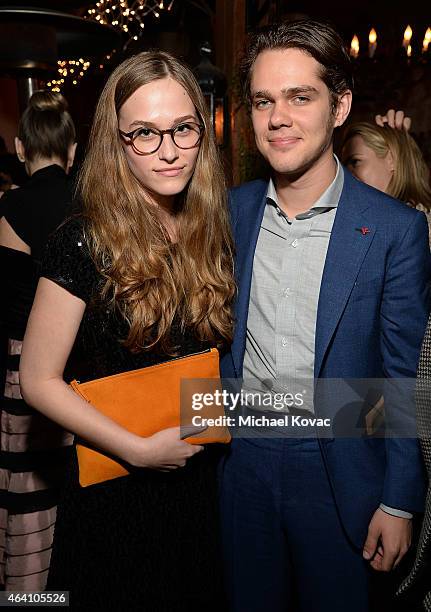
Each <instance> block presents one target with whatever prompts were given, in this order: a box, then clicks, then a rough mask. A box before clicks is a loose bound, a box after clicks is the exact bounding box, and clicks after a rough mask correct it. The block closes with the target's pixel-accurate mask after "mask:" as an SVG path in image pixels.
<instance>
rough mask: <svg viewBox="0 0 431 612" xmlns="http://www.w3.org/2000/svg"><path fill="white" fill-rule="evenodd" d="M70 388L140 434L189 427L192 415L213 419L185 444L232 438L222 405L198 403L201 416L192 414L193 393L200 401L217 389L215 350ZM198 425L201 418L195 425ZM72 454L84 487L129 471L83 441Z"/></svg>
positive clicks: (105, 413) (73, 383)
mask: <svg viewBox="0 0 431 612" xmlns="http://www.w3.org/2000/svg"><path fill="white" fill-rule="evenodd" d="M70 384H71V387H72V388H73V389H74V391H75V392H76V393H78V394H79V395H80V396H81V397H83V398H84V399H85V400H86V401H87V402H90V403H91V404H92V406H94V407H95V408H97V409H98V410H99V411H100V412H102V413H103V414H104V415H106V416H107V417H109V418H110V419H112V420H113V421H115V422H116V423H118V424H119V425H122V426H123V427H124V428H125V429H128V430H129V431H131V432H133V433H135V434H137V435H139V436H144V437H146V436H151V435H152V434H154V433H156V432H157V431H161V430H162V429H166V428H168V427H177V426H181V425H182V426H186V425H187V426H188V425H191V424H192V423H193V417H195V416H196V415H199V418H201V417H202V419H205V420H206V419H211V422H210V426H209V427H208V428H207V429H206V430H205V431H202V432H200V433H199V434H198V435H197V436H194V437H188V438H187V440H186V441H187V442H189V443H191V444H208V443H211V442H221V443H228V442H230V440H231V436H230V433H229V430H228V428H227V427H226V426H225V425H224V407H223V405H221V406H220V405H216V404H214V405H212V406H204V405H203V402H201V403H200V406H201V407H200V408H199V412H195V410H193V396H194V394H199V396H198V397H200V398H202V397H203V394H206V393H211V394H213V393H214V392H215V391H216V390H220V387H221V384H220V371H219V354H218V351H217V349H210V350H208V351H205V352H203V353H197V354H194V355H188V356H187V357H179V358H177V359H173V360H171V361H168V362H167V363H161V364H159V365H155V366H150V367H148V368H141V369H139V370H132V371H131V372H124V373H122V374H114V375H113V376H107V377H105V378H98V379H97V380H91V381H89V382H86V383H83V384H80V383H79V382H78V381H76V380H73V381H72V382H71V383H70ZM195 397H196V396H195ZM201 423H202V420H201V421H200V423H198V424H195V425H196V426H199V424H201ZM205 423H206V421H205ZM202 424H203V423H202ZM203 425H204V424H203ZM76 450H77V455H78V464H79V482H80V485H81V486H82V487H87V486H89V485H92V484H96V483H99V482H103V481H105V480H111V479H113V478H118V477H120V476H126V475H127V474H128V473H129V472H128V470H127V469H126V467H124V466H123V465H120V463H118V462H117V461H115V458H114V459H113V458H111V457H109V456H107V455H106V454H103V453H102V452H100V451H98V450H95V449H94V448H90V447H89V446H86V445H85V442H83V441H80V442H79V443H77V445H76Z"/></svg>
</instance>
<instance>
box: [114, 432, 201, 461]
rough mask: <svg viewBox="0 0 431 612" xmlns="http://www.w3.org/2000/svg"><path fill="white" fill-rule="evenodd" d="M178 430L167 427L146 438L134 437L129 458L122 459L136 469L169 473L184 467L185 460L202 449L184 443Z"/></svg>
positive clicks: (198, 446)
mask: <svg viewBox="0 0 431 612" xmlns="http://www.w3.org/2000/svg"><path fill="white" fill-rule="evenodd" d="M180 430H181V428H180V427H169V428H168V429H162V431H158V432H157V433H155V434H153V435H152V436H148V437H147V438H141V437H139V436H136V440H135V442H134V444H133V445H132V448H131V449H130V456H129V457H124V459H125V460H126V461H127V462H128V463H130V464H131V465H133V466H134V467H138V468H150V469H153V470H162V471H169V470H176V469H177V468H179V467H184V466H185V465H186V462H187V459H190V457H193V455H195V454H196V453H200V452H201V451H203V449H204V447H203V446H200V445H197V444H188V443H187V442H184V440H182V439H181V431H180Z"/></svg>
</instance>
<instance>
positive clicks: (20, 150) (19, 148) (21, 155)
mask: <svg viewBox="0 0 431 612" xmlns="http://www.w3.org/2000/svg"><path fill="white" fill-rule="evenodd" d="M15 151H16V154H17V157H18V159H19V161H20V162H25V149H24V145H23V144H22V142H21V140H20V139H19V138H18V136H15Z"/></svg>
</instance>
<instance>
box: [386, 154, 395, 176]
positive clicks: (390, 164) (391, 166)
mask: <svg viewBox="0 0 431 612" xmlns="http://www.w3.org/2000/svg"><path fill="white" fill-rule="evenodd" d="M385 161H386V164H387V166H388V169H389V172H392V173H394V171H395V159H394V155H393V153H392V151H391V150H390V149H388V152H387V153H386V157H385Z"/></svg>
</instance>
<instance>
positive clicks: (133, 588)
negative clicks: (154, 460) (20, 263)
mask: <svg viewBox="0 0 431 612" xmlns="http://www.w3.org/2000/svg"><path fill="white" fill-rule="evenodd" d="M42 276H44V277H46V278H48V279H50V280H52V281H54V282H55V283H57V284H59V285H61V286H62V287H64V288H65V289H67V290H68V291H69V292H70V293H72V294H74V295H75V296H77V297H79V298H81V299H82V300H84V301H85V302H86V304H87V308H86V311H85V313H84V317H83V321H82V324H81V327H80V329H79V332H78V336H77V340H76V343H75V346H74V349H73V351H72V355H71V358H70V359H69V363H68V367H67V371H66V373H65V378H66V380H70V379H71V378H72V377H76V378H78V379H79V380H80V381H81V382H85V381H86V380H91V379H93V378H99V377H102V376H108V375H111V374H116V373H119V372H124V371H127V370H133V369H137V368H142V367H145V366H150V365H153V364H156V363H160V362H162V361H167V360H168V358H167V357H166V356H163V355H158V354H154V353H146V352H144V353H141V354H132V353H130V352H129V351H128V350H127V349H125V348H124V347H123V346H122V345H121V344H120V342H119V339H120V338H124V337H125V336H126V334H127V328H126V327H125V324H124V322H122V321H120V320H118V319H116V318H115V316H114V315H112V314H111V313H110V311H108V310H107V309H106V308H105V307H103V306H100V305H99V306H98V305H97V303H96V302H95V301H94V299H93V298H94V296H97V294H98V290H99V289H100V283H101V277H100V275H99V274H98V272H97V270H96V268H95V266H94V264H93V262H92V260H91V258H90V256H89V253H88V250H87V247H86V243H85V240H84V237H83V224H82V221H81V220H80V219H72V220H70V221H68V222H67V223H66V224H65V225H63V226H62V227H61V228H60V229H59V230H57V232H56V234H55V235H54V236H53V238H52V239H51V241H50V243H49V244H48V248H47V252H46V256H45V261H44V265H43V270H42ZM173 336H174V342H175V343H177V344H178V346H179V347H180V349H179V352H180V354H181V355H187V354H191V353H195V352H198V351H200V350H203V349H204V348H207V345H205V344H203V343H202V342H200V341H198V340H196V339H195V338H193V337H192V336H191V335H188V334H181V333H180V331H179V330H178V329H177V330H174V331H173ZM220 446H221V445H207V447H206V449H205V450H204V451H203V452H201V453H198V454H197V455H195V456H194V457H192V458H191V459H190V460H189V461H188V462H187V465H186V467H184V468H179V469H178V470H174V471H172V472H158V471H155V470H149V469H142V470H137V471H136V472H135V473H133V474H131V475H129V476H126V477H123V478H117V479H115V480H111V481H108V482H105V483H101V484H97V485H93V486H90V487H87V488H81V487H80V485H79V482H78V471H77V461H76V453H74V454H73V460H72V463H71V465H70V469H69V474H68V478H67V483H66V486H65V489H64V492H63V495H62V501H61V503H60V505H59V507H58V516H57V524H56V528H55V534H54V549H53V553H52V559H51V569H50V573H49V577H48V586H47V588H48V589H49V590H68V591H70V603H71V606H72V609H83V610H84V609H85V610H87V609H89V610H90V609H91V610H95V609H97V610H118V611H123V610H127V611H130V610H139V611H141V612H180V611H184V612H185V611H186V610H187V611H189V612H194V611H197V610H200V611H201V610H202V611H208V610H217V611H218V612H221V611H222V610H224V605H223V602H222V587H221V571H220V558H219V536H218V516H217V506H218V504H217V490H216V465H217V461H218V458H219V457H220V455H221V453H223V450H224V449H223V448H220Z"/></svg>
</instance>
